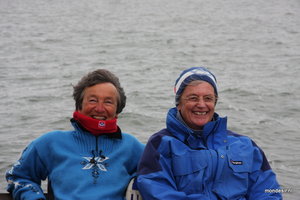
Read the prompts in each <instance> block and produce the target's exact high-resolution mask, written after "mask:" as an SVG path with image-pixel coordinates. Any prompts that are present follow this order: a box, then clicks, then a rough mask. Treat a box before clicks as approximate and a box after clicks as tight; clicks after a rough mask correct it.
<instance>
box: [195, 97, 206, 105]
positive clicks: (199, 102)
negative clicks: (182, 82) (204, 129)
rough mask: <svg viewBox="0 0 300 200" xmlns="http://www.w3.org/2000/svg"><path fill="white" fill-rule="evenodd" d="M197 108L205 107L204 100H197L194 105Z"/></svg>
mask: <svg viewBox="0 0 300 200" xmlns="http://www.w3.org/2000/svg"><path fill="white" fill-rule="evenodd" d="M196 105H197V106H198V107H205V106H206V103H205V100H204V98H203V97H202V98H199V100H198V102H197V104H196Z"/></svg>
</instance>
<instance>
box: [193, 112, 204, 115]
mask: <svg viewBox="0 0 300 200" xmlns="http://www.w3.org/2000/svg"><path fill="white" fill-rule="evenodd" d="M194 114H196V115H205V114H206V112H194Z"/></svg>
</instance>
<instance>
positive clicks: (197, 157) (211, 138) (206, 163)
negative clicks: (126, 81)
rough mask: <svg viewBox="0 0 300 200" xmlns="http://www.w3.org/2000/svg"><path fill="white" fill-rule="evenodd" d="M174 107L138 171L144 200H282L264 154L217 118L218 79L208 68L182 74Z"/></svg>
mask: <svg viewBox="0 0 300 200" xmlns="http://www.w3.org/2000/svg"><path fill="white" fill-rule="evenodd" d="M174 91H175V95H176V96H175V102H176V107H174V108H171V109H170V110H169V112H168V115H167V120H166V126H167V127H166V128H165V129H162V130H161V131H159V132H158V133H156V134H154V135H153V136H152V137H151V138H150V139H149V141H148V143H147V145H146V148H145V151H144V154H143V156H142V158H141V161H140V165H139V169H138V174H139V176H138V181H137V184H138V188H139V191H140V193H141V195H142V197H143V199H144V200H148V199H149V200H150V199H151V200H154V199H157V200H158V199H159V200H183V199H185V200H186V199H189V200H194V199H195V200H196V199H197V200H223V199H224V200H225V199H228V200H245V199H249V200H258V199H259V200H263V199H265V200H271V199H282V196H281V194H280V193H267V192H265V191H266V190H268V191H269V190H274V191H276V190H278V189H279V184H278V182H277V180H276V175H275V174H274V172H273V171H272V169H271V167H270V165H269V163H268V161H267V159H266V157H265V155H264V153H263V151H262V150H261V149H260V148H259V147H258V146H257V145H256V144H255V143H254V142H253V141H252V140H251V139H250V138H249V137H247V136H242V135H239V134H236V133H234V132H232V131H230V130H228V129H227V118H222V117H220V116H219V115H218V114H217V113H215V105H216V103H217V99H218V91H217V81H216V78H215V76H214V75H213V74H212V73H211V72H210V71H208V70H207V69H205V68H202V67H193V68H190V69H187V70H185V71H183V72H182V73H181V75H180V76H179V78H178V79H177V80H176V83H175V88H174Z"/></svg>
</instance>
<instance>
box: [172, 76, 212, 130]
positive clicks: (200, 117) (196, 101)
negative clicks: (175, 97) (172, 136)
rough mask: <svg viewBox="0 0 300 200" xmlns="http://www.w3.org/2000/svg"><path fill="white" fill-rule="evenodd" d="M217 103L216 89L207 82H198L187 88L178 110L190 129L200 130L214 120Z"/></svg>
mask: <svg viewBox="0 0 300 200" xmlns="http://www.w3.org/2000/svg"><path fill="white" fill-rule="evenodd" d="M215 103H216V96H215V93H214V88H213V87H212V86H211V85H210V84H209V83H207V82H204V81H201V82H199V81H197V82H194V83H193V82H192V83H191V84H190V85H188V86H186V88H185V89H184V91H183V93H182V95H181V98H180V102H179V104H178V106H177V109H178V110H179V111H180V113H181V115H182V118H183V119H184V121H185V123H186V124H187V125H188V126H189V127H190V128H192V129H195V130H199V129H201V128H202V127H203V126H204V125H205V124H206V123H208V122H210V121H211V120H212V118H213V115H214V112H215Z"/></svg>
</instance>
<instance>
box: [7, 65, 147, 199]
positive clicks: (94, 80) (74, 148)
mask: <svg viewBox="0 0 300 200" xmlns="http://www.w3.org/2000/svg"><path fill="white" fill-rule="evenodd" d="M73 97H74V100H75V104H76V110H75V112H74V113H73V118H72V119H71V123H72V125H73V127H74V130H70V131H53V132H50V133H47V134H44V135H42V136H41V137H39V138H37V139H36V140H34V141H33V142H32V143H31V144H30V145H29V146H28V147H27V148H26V149H25V150H24V152H23V154H22V156H21V158H20V159H19V160H18V162H16V163H15V164H14V166H13V167H12V169H11V170H9V171H8V172H7V173H6V179H7V181H8V191H9V192H11V193H12V194H13V198H14V199H25V200H37V199H45V196H44V194H43V191H42V189H41V187H40V185H41V181H42V180H45V179H46V178H47V179H48V184H50V186H51V188H52V191H53V195H54V198H55V199H57V200H66V199H72V200H79V199H91V200H97V199H98V200H105V199H113V200H118V199H120V200H121V199H122V200H123V199H124V195H125V190H126V188H127V185H128V183H129V181H130V180H131V179H132V178H133V176H135V173H136V169H137V164H138V161H139V159H140V155H141V154H142V152H143V149H144V145H143V144H142V143H140V142H139V141H138V140H137V139H136V138H135V137H133V136H132V135H129V134H126V133H122V132H121V129H120V128H119V127H118V125H117V117H118V114H120V113H121V112H122V110H123V108H124V107H125V103H126V96H125V93H124V90H123V88H122V87H121V85H120V83H119V79H118V78H117V77H116V76H115V75H114V74H112V73H111V72H109V71H107V70H104V69H100V70H96V71H94V72H91V73H89V74H87V75H86V76H84V77H83V78H82V79H81V80H80V81H79V83H78V84H77V85H76V86H75V87H74V92H73Z"/></svg>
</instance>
